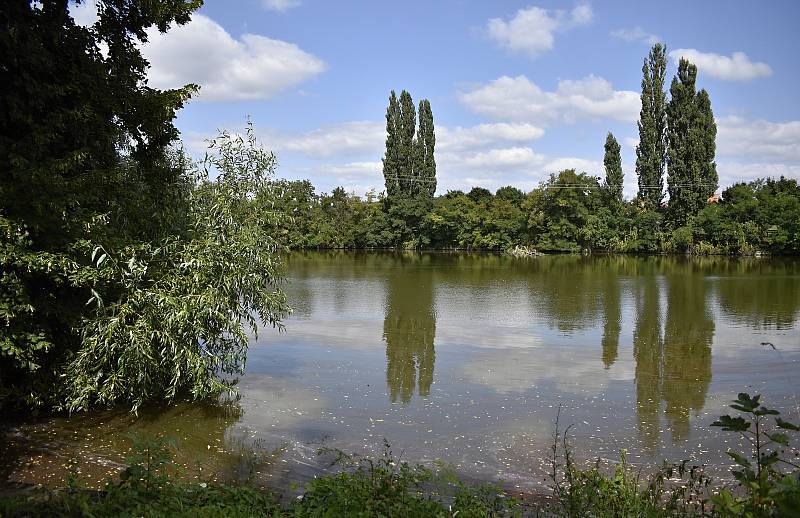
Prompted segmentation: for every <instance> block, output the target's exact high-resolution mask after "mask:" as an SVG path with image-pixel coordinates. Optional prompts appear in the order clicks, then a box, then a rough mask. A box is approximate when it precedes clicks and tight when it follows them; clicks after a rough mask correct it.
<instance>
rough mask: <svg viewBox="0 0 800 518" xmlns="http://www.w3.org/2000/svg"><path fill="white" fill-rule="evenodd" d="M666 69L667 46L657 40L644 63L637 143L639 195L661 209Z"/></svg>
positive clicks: (665, 127) (664, 144)
mask: <svg viewBox="0 0 800 518" xmlns="http://www.w3.org/2000/svg"><path fill="white" fill-rule="evenodd" d="M666 70H667V48H666V47H665V46H664V45H662V44H661V43H656V44H655V45H653V48H652V49H650V54H649V55H648V56H647V58H646V59H645V60H644V65H642V96H641V99H642V109H641V112H640V113H639V123H638V126H639V145H638V146H636V174H637V176H638V178H639V199H640V200H641V201H642V202H643V203H644V205H645V207H646V208H648V209H651V210H655V209H658V208H659V207H660V205H661V201H662V200H663V199H664V191H663V188H662V187H661V185H662V182H663V177H664V168H665V166H666V161H667V152H666V148H667V113H666V106H667V98H666V94H665V93H664V78H665V75H666Z"/></svg>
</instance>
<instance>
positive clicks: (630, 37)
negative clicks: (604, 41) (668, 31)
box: [611, 26, 661, 45]
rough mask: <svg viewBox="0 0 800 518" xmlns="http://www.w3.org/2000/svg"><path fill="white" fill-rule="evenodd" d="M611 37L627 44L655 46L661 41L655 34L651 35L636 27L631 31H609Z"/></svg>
mask: <svg viewBox="0 0 800 518" xmlns="http://www.w3.org/2000/svg"><path fill="white" fill-rule="evenodd" d="M611 35H612V36H614V37H615V38H619V39H621V40H625V41H629V42H634V41H638V42H641V43H646V44H648V45H655V44H656V43H658V42H659V41H661V38H659V37H658V36H656V35H655V34H651V33H649V32H647V31H646V30H644V29H642V28H641V27H638V26H637V27H633V28H632V29H617V30H615V31H611Z"/></svg>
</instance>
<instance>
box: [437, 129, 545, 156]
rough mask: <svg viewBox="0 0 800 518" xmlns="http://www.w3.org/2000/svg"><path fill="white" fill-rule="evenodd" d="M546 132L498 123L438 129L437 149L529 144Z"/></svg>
mask: <svg viewBox="0 0 800 518" xmlns="http://www.w3.org/2000/svg"><path fill="white" fill-rule="evenodd" d="M543 135H544V130H543V129H542V128H540V127H538V126H534V125H533V124H528V123H524V122H523V123H510V122H498V123H494V124H478V125H477V126H472V127H469V128H463V127H461V126H456V127H454V128H452V129H451V128H448V127H446V126H445V127H442V128H436V149H437V150H441V151H455V150H471V149H475V148H480V147H486V146H488V145H492V144H494V143H497V142H529V141H532V140H536V139H539V138H541V137H542V136H543Z"/></svg>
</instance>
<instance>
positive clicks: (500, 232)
mask: <svg viewBox="0 0 800 518" xmlns="http://www.w3.org/2000/svg"><path fill="white" fill-rule="evenodd" d="M666 68H667V52H666V47H665V46H664V45H662V44H660V43H657V44H655V45H654V46H653V47H652V48H651V50H650V52H649V54H648V56H647V57H646V58H645V59H644V63H643V66H642V92H641V103H642V106H641V112H640V116H639V121H638V123H637V127H638V130H639V143H638V145H637V146H636V175H637V178H638V193H637V195H636V197H635V198H634V199H633V200H630V201H626V200H625V199H624V198H623V182H624V173H623V170H622V160H621V156H620V145H619V143H618V142H617V140H616V138H615V137H614V135H613V134H611V133H608V135H607V137H606V142H605V146H604V157H603V164H604V169H605V178H603V179H601V178H600V177H596V176H592V175H590V174H588V173H586V172H578V171H576V170H572V169H569V170H564V171H560V172H554V173H553V174H551V175H550V176H549V178H548V179H547V180H545V181H544V182H542V183H541V184H540V185H539V186H538V187H537V188H535V189H533V190H532V191H530V192H527V193H524V192H522V191H521V190H519V189H517V188H515V187H513V186H506V187H502V188H500V189H498V190H497V191H496V192H495V193H492V192H490V191H489V190H487V189H485V188H482V187H475V188H473V189H472V190H471V191H469V192H467V193H464V192H461V191H449V192H447V193H446V194H444V195H441V196H434V193H435V190H436V162H435V158H434V152H435V131H434V121H433V112H432V110H431V106H430V102H429V101H428V100H423V101H421V102H420V104H419V111H418V123H417V120H416V117H417V113H416V112H415V109H414V103H413V101H412V98H411V95H410V94H409V93H408V92H406V91H405V90H403V91H402V92H401V94H400V97H399V100H398V98H397V96H396V94H395V92H394V91H392V92H391V94H390V96H389V105H388V107H387V110H386V135H387V136H386V150H385V154H384V158H383V176H384V181H385V191H384V192H382V193H379V194H376V193H375V192H374V191H372V192H370V193H367V195H366V196H364V197H359V196H355V195H354V194H348V193H347V192H346V191H345V190H344V189H343V188H341V187H339V188H336V189H334V190H333V191H332V192H331V194H327V193H319V194H318V193H316V191H315V188H314V186H313V185H312V184H311V183H310V182H309V181H307V180H303V181H285V180H282V181H279V182H276V183H275V184H274V186H273V187H274V191H273V193H272V194H271V195H272V196H273V197H274V200H275V204H276V205H275V208H276V210H278V211H279V212H282V213H284V214H286V215H287V216H289V218H288V219H284V220H283V221H282V223H281V224H280V225H279V226H278V228H276V229H274V230H275V232H276V235H278V236H279V237H280V238H281V239H282V242H283V243H284V244H285V245H286V246H288V247H290V248H433V249H467V250H505V249H509V248H512V247H515V246H518V245H524V246H529V247H533V248H535V249H537V250H541V251H550V252H577V251H604V252H635V253H687V252H688V253H694V254H737V255H750V254H756V253H762V252H763V253H775V254H792V253H798V252H800V219H798V217H800V188H798V185H797V182H796V181H795V180H790V179H785V178H780V179H769V178H765V179H759V180H754V181H752V182H747V183H738V184H736V185H734V186H732V187H729V188H728V189H726V190H725V191H724V192H722V195H721V199H718V198H716V197H714V194H715V192H716V191H717V189H718V185H719V177H718V174H717V169H716V163H715V161H714V158H715V153H716V134H717V127H716V123H715V121H714V113H713V110H712V108H711V100H710V96H709V94H708V92H707V91H706V90H705V89H700V90H699V91H698V90H697V84H696V82H697V67H696V66H695V65H694V64H692V63H690V62H689V61H687V60H685V59H681V60H680V62H679V64H678V70H677V74H676V76H675V77H674V78H673V79H672V83H671V85H670V88H669V99H668V97H667V92H666V91H665V90H664V83H665V78H666ZM667 195H668V198H667Z"/></svg>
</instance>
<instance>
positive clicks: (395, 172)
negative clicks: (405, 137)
mask: <svg viewBox="0 0 800 518" xmlns="http://www.w3.org/2000/svg"><path fill="white" fill-rule="evenodd" d="M399 127H400V103H399V102H398V101H397V95H396V94H395V93H394V90H392V93H391V94H389V106H388V107H387V108H386V154H385V155H384V157H383V180H384V182H385V184H386V195H387V196H389V197H390V198H391V197H394V196H396V195H397V194H399V193H400V183H399V181H398V180H399V176H400V154H399V145H400V141H399V139H400V137H399V135H398V133H399Z"/></svg>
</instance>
